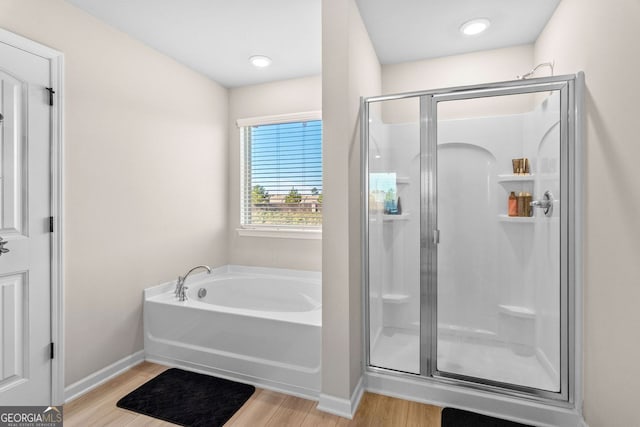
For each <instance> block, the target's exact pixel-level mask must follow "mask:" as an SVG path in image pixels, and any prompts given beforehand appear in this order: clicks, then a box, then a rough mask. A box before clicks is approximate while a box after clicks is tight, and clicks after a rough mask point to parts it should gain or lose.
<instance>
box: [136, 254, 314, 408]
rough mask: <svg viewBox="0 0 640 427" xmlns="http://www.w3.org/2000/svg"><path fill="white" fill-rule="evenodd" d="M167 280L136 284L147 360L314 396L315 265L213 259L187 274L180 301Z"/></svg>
mask: <svg viewBox="0 0 640 427" xmlns="http://www.w3.org/2000/svg"><path fill="white" fill-rule="evenodd" d="M175 285H176V283H175V280H174V281H173V282H170V283H165V284H162V285H159V286H155V287H152V288H147V289H145V291H144V348H145V356H146V358H147V360H151V361H156V362H160V363H164V364H169V365H174V366H182V367H185V368H187V369H192V370H199V371H203V372H208V373H212V374H214V375H217V376H222V377H226V378H230V379H236V380H239V381H242V382H246V383H251V384H255V385H258V386H261V387H266V388H271V389H276V390H281V391H285V392H288V393H293V394H296V395H300V396H304V397H311V398H317V397H318V394H319V392H320V349H321V347H320V346H321V326H322V312H321V308H322V306H321V301H322V297H321V276H320V273H313V272H301V271H294V270H281V269H267V268H254V267H240V266H225V267H220V268H216V269H214V270H213V271H212V273H211V275H208V274H206V272H205V273H200V274H197V275H193V276H190V277H189V279H188V280H187V283H186V285H187V286H188V287H189V289H188V291H187V295H188V300H187V301H184V302H180V301H178V300H177V298H176V297H175V295H174V293H173V292H174V289H175ZM200 289H205V290H206V296H204V297H203V298H199V297H198V291H199V290H200Z"/></svg>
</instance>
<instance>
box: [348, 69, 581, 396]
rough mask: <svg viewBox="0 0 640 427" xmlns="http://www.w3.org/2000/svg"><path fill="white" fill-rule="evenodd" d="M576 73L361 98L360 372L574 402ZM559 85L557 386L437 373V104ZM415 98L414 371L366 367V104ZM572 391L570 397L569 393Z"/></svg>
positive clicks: (577, 367)
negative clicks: (417, 109)
mask: <svg viewBox="0 0 640 427" xmlns="http://www.w3.org/2000/svg"><path fill="white" fill-rule="evenodd" d="M583 86H584V74H583V73H582V72H580V73H577V74H575V75H563V76H555V77H544V78H532V79H526V80H513V81H505V82H497V83H489V84H482V85H471V86H460V87H452V88H442V89H435V90H427V91H417V92H407V93H400V94H393V95H384V96H375V97H367V98H361V109H360V113H361V117H360V125H361V129H360V131H361V133H360V134H361V150H360V154H361V159H360V160H361V173H362V175H361V180H362V181H361V182H362V187H363V191H362V192H361V198H362V201H361V203H362V207H363V209H362V218H361V224H362V230H361V231H362V237H361V245H362V246H361V248H362V280H363V295H362V303H363V310H362V312H363V345H364V355H365V357H364V360H363V364H364V366H363V370H364V371H365V372H373V373H380V374H385V375H391V376H399V377H402V378H405V379H411V380H415V379H421V380H424V381H428V382H432V383H435V384H449V385H455V386H459V387H463V388H466V389H473V390H481V391H485V392H490V393H497V394H499V395H506V396H511V397H517V398H521V399H527V400H532V401H536V402H541V403H547V404H551V405H554V406H560V407H574V406H575V405H576V401H577V400H578V401H580V399H581V393H580V388H579V386H580V385H581V367H582V359H581V357H582V356H581V354H582V352H581V348H582V341H581V337H580V335H581V331H582V322H581V315H582V304H581V301H582V291H581V268H582V261H581V259H582V248H581V244H580V239H581V236H582V230H581V227H582V226H581V224H582V215H581V211H580V206H581V204H582V196H581V180H580V179H579V177H580V175H581V173H582V172H581V157H580V155H581V151H579V150H578V145H579V144H580V140H581V134H582V115H583V113H582V103H583V101H582V99H583ZM548 91H559V92H560V112H561V114H560V116H561V117H560V135H561V136H560V138H561V139H560V165H561V167H560V186H561V187H560V193H561V194H560V197H561V199H560V200H561V201H560V221H561V222H560V224H561V228H560V234H561V236H560V256H561V260H560V292H561V295H560V392H557V393H556V392H552V391H546V390H540V389H535V388H531V387H524V386H518V385H514V384H507V383H501V382H496V381H491V380H487V379H482V378H473V377H467V376H463V375H458V374H452V373H446V372H440V371H438V370H437V369H436V363H435V361H436V357H437V309H438V307H437V245H436V243H435V242H434V238H433V232H435V231H436V230H437V209H436V207H437V205H436V203H437V182H436V180H437V158H436V145H437V103H438V102H441V101H452V100H463V99H477V98H484V97H493V96H504V95H516V94H527V93H535V92H548ZM409 98H419V101H420V151H421V152H420V169H421V172H420V174H421V183H420V184H421V186H420V194H421V202H420V205H421V207H420V270H421V271H420V374H412V373H406V372H400V371H396V370H391V369H385V368H380V367H374V366H371V363H370V356H371V354H370V342H369V219H368V213H369V197H368V194H369V150H368V148H369V147H368V141H369V106H370V104H371V103H374V102H383V101H390V100H400V99H409ZM576 397H577V399H576Z"/></svg>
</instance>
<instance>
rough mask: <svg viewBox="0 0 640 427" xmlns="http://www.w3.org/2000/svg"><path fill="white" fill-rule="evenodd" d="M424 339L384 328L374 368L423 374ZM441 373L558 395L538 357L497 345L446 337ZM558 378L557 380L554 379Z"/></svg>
mask: <svg viewBox="0 0 640 427" xmlns="http://www.w3.org/2000/svg"><path fill="white" fill-rule="evenodd" d="M419 355H420V336H419V332H418V331H416V330H409V329H397V328H384V329H383V330H382V331H381V333H380V334H379V335H378V337H377V338H376V340H375V342H374V344H373V346H372V351H371V365H372V366H376V367H379V368H385V369H392V370H396V371H401V372H408V373H414V374H419V373H420V356H419ZM437 363H438V365H437V366H438V370H439V371H441V372H449V373H454V374H458V375H464V376H468V377H475V378H484V379H488V380H491V381H497V382H503V383H508V384H517V385H521V386H526V387H532V388H536V389H541V390H549V391H554V390H557V389H558V387H559V380H558V378H557V375H554V373H553V372H552V371H551V370H550V369H548V368H546V367H545V363H544V360H542V358H541V357H539V356H538V355H537V354H536V355H532V356H520V355H517V354H515V353H514V352H513V351H512V350H511V349H510V348H509V347H507V346H505V345H501V344H499V343H496V341H488V340H487V341H486V342H483V341H481V340H477V339H475V340H469V339H464V338H462V339H460V338H456V337H451V336H446V337H444V338H440V339H439V340H438V361H437ZM554 377H555V378H554Z"/></svg>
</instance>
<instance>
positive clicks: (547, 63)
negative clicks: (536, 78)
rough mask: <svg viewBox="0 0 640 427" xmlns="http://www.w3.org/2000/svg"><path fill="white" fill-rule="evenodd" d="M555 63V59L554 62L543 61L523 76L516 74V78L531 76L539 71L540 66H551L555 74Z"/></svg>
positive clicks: (521, 78) (522, 78)
mask: <svg viewBox="0 0 640 427" xmlns="http://www.w3.org/2000/svg"><path fill="white" fill-rule="evenodd" d="M554 64H555V61H553V62H543V63H542V64H538V65H536V66H535V67H533V68H532V69H531V71H529V72H528V73H526V74H523V75H521V76H516V79H517V80H524V79H527V78H529V77H531V76H532V75H533V74H534V73H535V72H536V71H538V68H541V67H549V68H551V75H552V76H553V66H554Z"/></svg>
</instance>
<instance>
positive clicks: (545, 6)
mask: <svg viewBox="0 0 640 427" xmlns="http://www.w3.org/2000/svg"><path fill="white" fill-rule="evenodd" d="M356 1H357V3H358V7H359V8H360V14H361V15H362V19H363V21H364V23H365V25H366V27H367V31H368V32H369V37H370V38H371V41H372V42H373V45H374V46H375V49H376V53H377V54H378V58H379V59H380V62H381V63H383V64H393V63H398V62H404V61H413V60H417V59H426V58H437V57H441V56H449V55H456V54H461V53H468V52H475V51H479V50H486V49H496V48H500V47H507V46H516V45H520V44H527V43H532V42H534V41H535V40H536V39H537V38H538V35H539V34H540V32H541V31H542V30H543V29H544V26H545V24H546V23H547V21H549V18H550V17H551V15H552V14H553V12H554V11H555V10H556V7H557V6H558V4H559V3H560V0H356ZM474 18H488V19H489V20H490V21H491V26H490V27H489V29H488V30H487V31H485V32H484V33H482V34H480V35H477V36H464V35H463V34H462V33H460V30H459V29H460V26H461V25H462V24H463V23H465V22H466V21H469V20H471V19H474Z"/></svg>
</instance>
